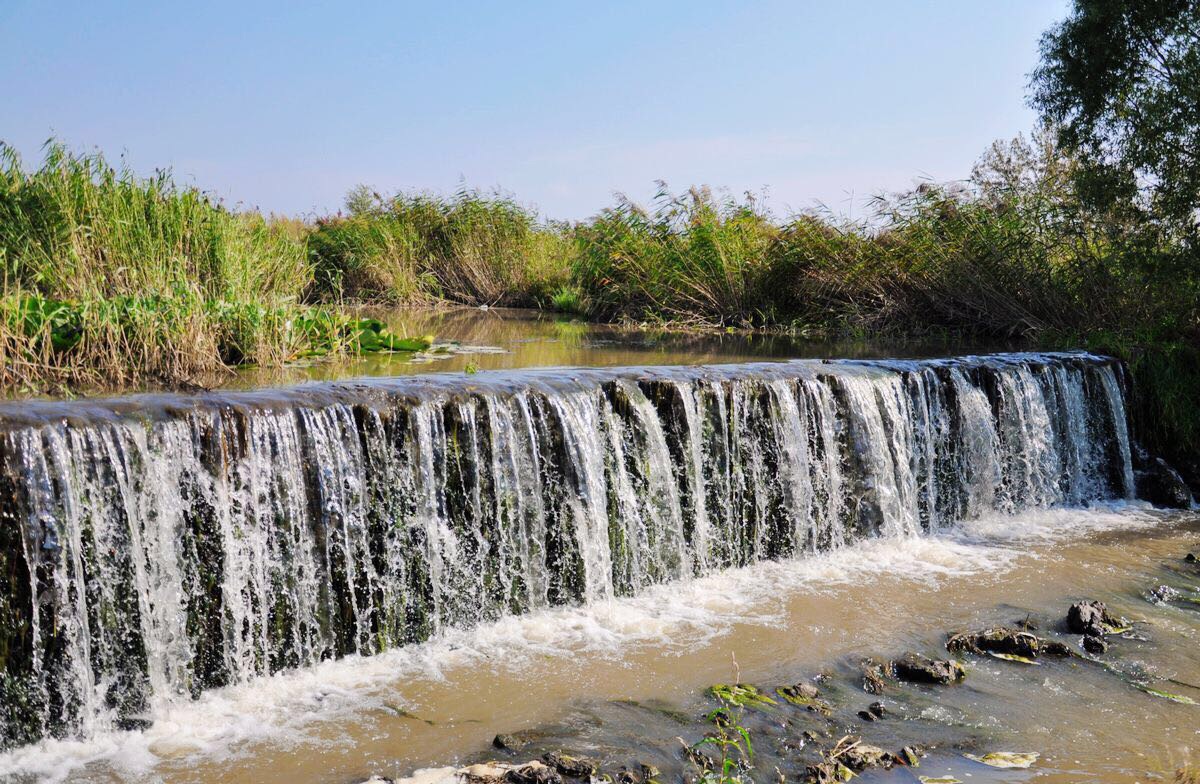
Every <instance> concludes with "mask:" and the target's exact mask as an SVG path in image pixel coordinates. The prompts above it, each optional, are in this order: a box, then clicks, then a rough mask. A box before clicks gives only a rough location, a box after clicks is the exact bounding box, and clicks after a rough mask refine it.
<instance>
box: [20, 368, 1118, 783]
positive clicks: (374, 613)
mask: <svg viewBox="0 0 1200 784" xmlns="http://www.w3.org/2000/svg"><path fill="white" fill-rule="evenodd" d="M1125 395H1126V382H1125V379H1124V376H1123V371H1122V368H1121V366H1120V365H1119V364H1116V363H1114V362H1112V361H1110V360H1108V359H1105V358H1102V357H1096V356H1091V355H1087V354H1082V353H1071V354H1033V353H1021V354H999V355H988V356H978V357H963V358H954V359H932V360H906V361H900V360H847V361H828V360H796V361H788V362H770V363H766V362H759V363H745V362H743V363H740V364H729V365H708V366H692V367H684V366H674V367H631V368H615V369H607V368H587V369H558V368H556V369H527V370H514V371H496V372H483V373H479V374H476V375H470V376H463V375H461V374H433V375H424V376H412V377H408V378H400V377H392V378H376V379H369V380H367V379H362V380H349V381H340V382H324V383H316V384H307V385H302V386H295V387H286V388H281V389H267V390H249V391H241V392H238V391H234V392H225V393H210V394H201V395H195V396H183V395H142V396H133V397H125V398H114V399H110V400H93V401H76V402H71V401H68V402H54V401H44V402H38V401H33V402H21V403H7V404H0V559H3V560H2V562H0V564H2V566H3V569H2V570H0V582H3V585H2V586H0V645H2V646H3V651H4V653H5V659H4V668H5V669H4V673H3V682H2V686H3V692H4V712H3V717H2V721H3V723H2V725H0V740H2V742H3V745H4V746H6V747H9V748H10V749H12V751H10V752H8V754H7V756H6V757H5V758H4V760H3V761H0V765H6V766H8V767H9V769H10V770H11V771H17V772H19V771H20V770H22V769H25V770H27V771H36V770H38V769H39V768H38V767H37V765H35V764H34V763H31V762H29V758H27V755H28V754H30V753H32V751H30V750H32V749H37V748H41V749H43V750H45V749H47V748H57V749H58V750H59V751H58V753H60V754H65V755H67V756H70V753H69V752H67V751H63V749H65V748H68V747H69V746H70V744H75V747H74V748H81V747H83V746H86V745H87V744H89V743H90V744H93V745H94V744H96V743H97V742H98V741H97V739H101V740H102V741H103V743H102V744H101V745H104V743H107V744H108V745H109V746H113V745H116V746H120V745H121V743H122V741H120V740H114V739H120V738H129V737H147V738H153V737H155V733H156V732H161V731H162V730H163V728H164V727H170V726H172V723H175V722H178V721H179V720H180V719H179V716H180V715H181V714H180V712H181V711H183V712H184V713H186V712H187V711H189V710H195V706H197V705H204V704H205V701H206V700H212V699H217V698H215V697H213V695H222V694H226V695H228V694H235V693H238V690H239V689H241V690H245V689H255V688H264V687H261V686H258V685H256V684H264V683H286V682H287V679H288V678H292V679H295V678H297V677H301V674H302V673H306V672H307V673H319V672H328V671H329V670H328V668H329V667H330V666H335V665H338V660H346V662H350V663H353V662H358V663H360V664H356V665H351V664H346V665H345V666H347V667H349V666H368V665H365V664H361V663H366V662H369V661H370V658H368V657H374V658H376V659H378V661H380V662H387V661H390V659H389V658H388V657H393V658H394V657H396V656H415V655H419V653H418V652H420V651H429V650H432V649H431V648H430V646H431V645H434V644H435V643H438V642H439V641H441V643H442V644H444V643H445V642H446V641H448V640H454V639H459V640H460V641H461V640H465V639H468V638H469V639H474V640H476V641H478V639H479V638H478V635H480V634H485V635H486V634H491V633H498V632H495V630H497V629H503V628H506V625H507V626H509V627H511V625H512V624H514V623H521V622H522V621H521V620H520V619H522V618H533V619H538V618H542V619H545V618H551V617H555V614H556V613H559V614H561V613H579V612H583V611H585V610H586V611H592V610H588V608H593V609H594V608H600V607H609V606H614V604H613V603H614V602H616V603H617V605H620V604H621V603H622V602H624V603H626V604H628V603H630V602H633V603H634V604H636V603H637V602H639V601H644V600H645V597H647V596H651V595H655V592H656V591H657V592H660V593H661V592H663V591H666V592H668V594H669V595H671V596H675V597H676V598H675V599H672V600H671V601H677V600H678V596H679V594H678V593H675V594H670V593H669V592H671V591H676V592H678V590H679V589H678V588H675V587H673V586H677V585H687V584H693V583H694V584H697V585H699V584H704V581H705V580H709V581H711V580H713V579H719V578H720V575H722V574H726V575H745V574H748V573H752V572H753V570H754V569H756V568H765V567H762V566H758V567H756V565H762V564H771V563H774V564H794V563H801V564H803V563H807V562H811V563H812V564H819V563H823V562H824V561H823V560H822V559H828V558H829V557H832V556H837V554H838V553H842V552H844V551H854V550H855V548H858V549H859V550H861V549H862V547H864V546H871V544H870V543H871V542H878V541H901V542H911V543H919V542H923V541H926V540H929V541H933V540H940V537H942V536H943V535H944V534H945V533H946V532H949V531H957V530H960V529H961V526H962V525H964V524H968V523H970V521H977V520H992V519H997V516H999V517H1000V518H1006V517H1009V518H1013V519H1027V518H1028V517H1029V515H1030V514H1033V513H1037V512H1039V510H1063V509H1071V508H1082V507H1086V506H1095V505H1096V504H1101V503H1104V504H1112V503H1124V502H1126V500H1127V499H1131V498H1132V496H1133V494H1134V481H1133V461H1132V458H1131V440H1130V435H1129V432H1128V430H1127V424H1126V421H1127V417H1126V412H1125V407H1124V406H1125V402H1124V401H1125ZM868 540H869V542H868ZM856 543H858V544H856ZM864 543H866V544H864ZM906 546H908V545H906ZM838 557H841V556H838ZM964 557H965V556H964ZM968 560H969V559H968ZM959 566H962V568H967V565H966V564H965V563H964V564H960V565H959ZM747 570H751V571H750V572H747ZM681 581H682V582H681ZM697 581H699V582H697ZM668 594H663V595H668ZM630 606H632V605H630ZM700 609H701V608H697V612H700ZM561 617H564V618H565V617H576V618H578V617H580V616H577V615H576V616H561ZM489 629H490V630H493V631H492V632H488V631H487V630H489ZM472 635H474V636H472ZM463 645H466V643H463ZM435 647H436V646H435ZM499 650H503V649H502V647H501V648H500V649H499ZM380 654H382V656H380ZM447 655H448V656H449V654H447ZM501 655H502V654H501ZM450 658H453V657H452V656H451V657H450ZM447 661H449V659H447ZM377 675H378V673H376V675H372V676H370V678H368V680H370V679H371V678H375V677H377ZM281 678H282V679H284V680H283V681H280V680H279V679H281ZM293 685H294V686H295V688H297V689H300V688H301V687H300V686H299V685H295V684H293ZM331 688H333V687H331ZM335 690H336V689H335ZM305 710H311V711H313V712H314V713H317V712H319V710H320V708H319V706H318V707H313V706H309V707H307V708H305ZM104 739H107V740H104ZM160 740H161V738H160ZM210 740H211V739H210ZM147 743H148V745H147V748H146V751H145V753H144V757H145V758H143V759H142V760H141V763H142V766H141V767H140V768H139V769H140V770H141V771H142V773H138V774H136V775H135V776H134V777H135V778H136V777H137V776H140V775H146V774H145V771H146V770H153V765H154V763H153V762H147V759H150V758H157V757H156V755H158V756H161V757H162V758H163V759H166V760H170V759H171V758H172V755H173V754H174V753H175V752H173V751H172V749H171V745H172V744H171V742H169V741H162V742H161V743H160V744H159V746H158V747H157V748H151V745H152V744H150V743H149V741H148V742H147ZM30 744H32V745H30ZM47 744H51V746H47ZM53 744H60V745H59V746H57V747H56V746H53ZM62 744H67V746H63V745H62ZM187 745H188V744H186V743H184V744H183V746H184V747H185V748H183V751H184V752H187V753H189V754H191V753H196V752H198V753H201V754H203V753H204V752H205V748H206V742H198V743H197V745H196V746H195V747H192V748H186V747H187ZM176 751H178V750H176ZM180 753H182V752H180ZM23 754H26V756H25V757H23V756H22V755H23ZM99 756H100V757H103V754H99ZM401 756H403V755H401ZM418 756H419V755H418ZM22 760H24V761H22ZM84 762H86V759H85V760H84ZM39 764H40V763H39ZM23 765H24V766H26V767H24V768H22V766H23ZM147 765H149V766H150V767H146V766H147ZM134 767H135V768H136V767H138V766H137V765H135V766H134ZM43 772H44V771H43ZM210 774H211V771H210ZM30 775H32V774H30ZM112 775H115V776H117V779H118V780H119V779H121V778H122V777H123V774H116V773H114V774H112ZM130 775H134V774H130ZM214 776H215V774H211V775H210V776H209V778H212V777H214ZM176 777H177V778H180V777H179V776H176ZM168 778H170V777H168ZM186 778H187V777H186V776H182V779H183V780H186ZM254 778H256V780H262V776H261V775H260V776H257V777H254ZM100 779H101V780H105V779H104V776H103V775H102V776H101V777H100ZM230 780H237V779H236V778H235V779H230Z"/></svg>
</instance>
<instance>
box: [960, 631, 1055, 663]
mask: <svg viewBox="0 0 1200 784" xmlns="http://www.w3.org/2000/svg"><path fill="white" fill-rule="evenodd" d="M946 650H948V651H950V652H951V653H975V654H982V653H1000V654H1006V655H1009V656H1022V657H1025V658H1027V659H1034V658H1037V657H1038V656H1043V655H1044V656H1070V655H1071V649H1070V647H1069V646H1067V645H1066V644H1065V643H1062V642H1059V641H1057V640H1046V639H1043V638H1041V637H1038V636H1037V635H1035V634H1032V633H1030V632H1029V631H1026V630H1023V629H1014V628H1009V627H1007V626H994V627H992V628H989V629H984V630H982V631H978V632H962V633H959V634H954V635H951V636H950V639H948V640H947V641H946Z"/></svg>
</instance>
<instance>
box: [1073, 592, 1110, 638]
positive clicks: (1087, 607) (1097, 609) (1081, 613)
mask: <svg viewBox="0 0 1200 784" xmlns="http://www.w3.org/2000/svg"><path fill="white" fill-rule="evenodd" d="M1121 625H1122V624H1121V621H1120V620H1119V619H1117V618H1114V617H1112V616H1111V615H1109V614H1108V608H1107V607H1105V606H1104V602H1097V601H1093V600H1090V599H1089V600H1088V601H1083V602H1076V603H1075V604H1072V605H1071V609H1069V610H1067V628H1068V629H1070V630H1071V631H1072V632H1074V633H1076V634H1090V635H1092V636H1093V637H1103V636H1104V635H1106V634H1108V633H1109V632H1110V631H1112V630H1113V629H1114V628H1117V627H1119V626H1121Z"/></svg>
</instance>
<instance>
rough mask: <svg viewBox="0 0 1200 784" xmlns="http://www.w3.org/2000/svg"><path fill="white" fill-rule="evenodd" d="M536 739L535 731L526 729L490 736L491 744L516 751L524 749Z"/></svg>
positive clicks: (505, 749)
mask: <svg viewBox="0 0 1200 784" xmlns="http://www.w3.org/2000/svg"><path fill="white" fill-rule="evenodd" d="M536 739H537V738H536V735H535V733H532V732H528V731H521V732H502V733H500V734H499V735H497V736H496V737H495V738H492V745H493V746H495V747H496V748H498V749H500V750H502V751H512V752H517V751H522V750H524V749H525V748H526V747H528V746H529V744H531V743H533V741H535V740H536Z"/></svg>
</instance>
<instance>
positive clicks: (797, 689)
mask: <svg viewBox="0 0 1200 784" xmlns="http://www.w3.org/2000/svg"><path fill="white" fill-rule="evenodd" d="M775 692H776V693H777V694H778V695H779V696H780V697H783V698H784V699H785V700H787V701H788V702H790V703H792V704H793V705H806V704H808V703H810V702H812V701H813V700H815V699H817V698H818V697H820V696H821V692H820V691H819V690H818V689H817V687H816V686H813V685H812V684H811V683H797V684H793V685H792V686H780V687H779V688H778V689H776V690H775Z"/></svg>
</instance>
